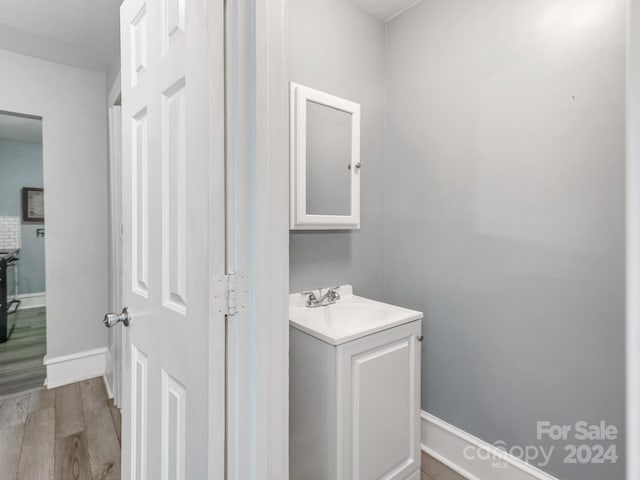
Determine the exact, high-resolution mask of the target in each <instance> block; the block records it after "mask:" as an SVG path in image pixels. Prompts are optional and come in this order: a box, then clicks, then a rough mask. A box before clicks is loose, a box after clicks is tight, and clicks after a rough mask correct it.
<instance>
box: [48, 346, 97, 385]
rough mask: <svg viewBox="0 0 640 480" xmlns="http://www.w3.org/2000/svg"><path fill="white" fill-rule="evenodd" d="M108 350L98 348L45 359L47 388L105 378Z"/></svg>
mask: <svg viewBox="0 0 640 480" xmlns="http://www.w3.org/2000/svg"><path fill="white" fill-rule="evenodd" d="M106 355H107V349H106V348H96V349H95V350H88V351H86V352H78V353H74V354H71V355H64V356H61V357H54V358H47V357H45V358H44V364H45V365H46V366H47V388H56V387H61V386H62V385H68V384H70V383H76V382H81V381H82V380H88V379H89V378H95V377H103V376H104V373H105V365H106V363H105V362H106Z"/></svg>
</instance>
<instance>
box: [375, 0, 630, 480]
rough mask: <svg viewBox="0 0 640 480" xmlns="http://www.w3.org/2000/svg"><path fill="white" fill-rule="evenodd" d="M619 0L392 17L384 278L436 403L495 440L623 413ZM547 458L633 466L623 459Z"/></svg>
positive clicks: (578, 476) (553, 0) (432, 10)
mask: <svg viewBox="0 0 640 480" xmlns="http://www.w3.org/2000/svg"><path fill="white" fill-rule="evenodd" d="M624 12H625V5H624V2H623V1H622V0H521V1H517V2H515V1H513V0H486V1H483V2H470V1H463V0H424V1H423V2H422V3H421V4H419V5H418V6H416V7H415V8H413V9H411V10H409V11H408V12H407V13H406V14H403V15H401V16H400V17H398V18H396V19H394V20H393V21H391V22H390V23H389V25H388V69H387V72H388V77H387V80H388V100H387V105H388V109H387V114H388V115H387V118H386V160H385V161H386V174H385V178H386V179H387V182H386V191H387V196H386V199H387V201H386V229H385V291H386V294H387V300H388V301H390V302H392V303H398V304H401V305H406V306H408V307H412V308H416V309H419V310H423V311H424V312H425V313H426V321H425V324H424V325H425V337H426V342H425V343H424V350H423V362H424V364H423V381H422V388H423V390H422V402H423V403H422V406H423V408H424V409H426V410H428V411H429V412H431V413H433V414H434V415H436V416H438V417H441V418H442V419H444V420H446V421H447V422H450V423H452V424H454V425H456V426H458V427H460V428H462V429H463V430H466V431H468V432H470V433H472V434H474V435H476V436H478V437H480V438H482V439H484V440H486V441H489V442H495V441H498V440H502V441H505V442H507V443H508V444H510V445H523V446H524V445H538V444H540V442H539V441H537V440H536V421H538V420H549V421H551V422H557V423H562V424H573V423H575V422H576V421H578V420H582V419H584V420H588V421H592V422H599V421H600V420H605V421H606V422H608V423H612V424H615V425H616V426H617V427H618V428H619V429H620V430H622V429H623V427H624V243H623V239H624V155H625V152H624V91H625V90H624V54H625V47H624V41H625V20H624ZM563 445H564V444H560V445H558V447H557V448H558V449H559V451H558V452H557V453H556V454H554V456H553V460H552V463H551V464H550V465H549V466H548V467H546V468H545V470H547V471H548V472H550V473H552V474H554V475H556V476H558V477H559V478H561V479H574V480H602V479H604V478H606V479H608V480H621V479H623V478H624V468H623V467H624V460H623V458H622V454H623V450H624V443H623V440H622V439H621V440H620V441H618V454H619V455H620V456H621V458H620V459H619V460H618V463H617V464H616V465H613V466H602V465H586V466H580V465H573V466H572V465H566V464H564V463H563V457H564V452H563V451H562V447H563Z"/></svg>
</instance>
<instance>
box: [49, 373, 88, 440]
mask: <svg viewBox="0 0 640 480" xmlns="http://www.w3.org/2000/svg"><path fill="white" fill-rule="evenodd" d="M55 392H56V408H55V415H56V437H68V436H69V435H73V434H74V433H79V432H81V431H83V430H84V427H85V423H84V416H83V415H82V394H81V393H80V384H79V383H73V384H71V385H65V386H64V387H60V388H56V389H55Z"/></svg>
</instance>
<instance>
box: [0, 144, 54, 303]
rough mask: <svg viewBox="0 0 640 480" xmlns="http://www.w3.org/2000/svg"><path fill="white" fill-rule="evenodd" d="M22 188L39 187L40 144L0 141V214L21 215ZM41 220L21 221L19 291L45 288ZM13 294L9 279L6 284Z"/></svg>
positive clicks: (40, 177)
mask: <svg viewBox="0 0 640 480" xmlns="http://www.w3.org/2000/svg"><path fill="white" fill-rule="evenodd" d="M22 187H42V145H40V144H35V143H23V142H13V141H8V140H0V215H10V216H14V217H22ZM39 228H44V224H42V223H23V224H22V249H21V251H20V263H19V267H20V268H19V270H18V271H19V277H18V278H19V282H20V286H19V288H20V294H25V293H41V292H44V291H45V272H44V237H36V230H38V229H39ZM8 287H9V292H10V293H13V282H12V283H11V284H10V285H8Z"/></svg>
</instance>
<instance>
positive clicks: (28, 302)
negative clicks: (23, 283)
mask: <svg viewBox="0 0 640 480" xmlns="http://www.w3.org/2000/svg"><path fill="white" fill-rule="evenodd" d="M15 299H16V300H20V310H28V309H29V308H40V307H46V306H47V293H46V292H40V293H24V294H22V295H18V296H16V297H15Z"/></svg>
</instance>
